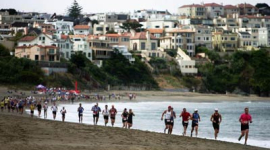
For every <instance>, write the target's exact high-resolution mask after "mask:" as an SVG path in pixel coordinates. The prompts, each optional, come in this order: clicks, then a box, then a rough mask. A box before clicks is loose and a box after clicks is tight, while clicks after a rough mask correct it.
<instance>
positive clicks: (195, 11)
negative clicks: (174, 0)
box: [178, 4, 206, 18]
mask: <svg viewBox="0 0 270 150" xmlns="http://www.w3.org/2000/svg"><path fill="white" fill-rule="evenodd" d="M205 11H206V9H205V7H204V6H203V5H200V4H191V5H183V6H181V7H179V8H178V14H179V15H181V16H186V17H189V18H205V17H206V12H205Z"/></svg>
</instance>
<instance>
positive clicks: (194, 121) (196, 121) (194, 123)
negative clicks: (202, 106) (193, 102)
mask: <svg viewBox="0 0 270 150" xmlns="http://www.w3.org/2000/svg"><path fill="white" fill-rule="evenodd" d="M191 120H192V129H191V135H190V136H191V137H192V133H193V131H194V129H195V132H196V137H197V136H198V128H199V121H201V118H200V115H199V114H198V109H195V110H194V113H193V114H192V116H191Z"/></svg>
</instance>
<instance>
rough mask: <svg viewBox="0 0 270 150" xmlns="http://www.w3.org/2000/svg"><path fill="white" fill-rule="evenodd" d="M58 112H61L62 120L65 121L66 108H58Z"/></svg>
mask: <svg viewBox="0 0 270 150" xmlns="http://www.w3.org/2000/svg"><path fill="white" fill-rule="evenodd" d="M60 113H61V114H62V122H65V118H66V113H67V110H66V109H65V107H63V108H62V109H61V110H60Z"/></svg>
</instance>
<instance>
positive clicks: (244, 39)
mask: <svg viewBox="0 0 270 150" xmlns="http://www.w3.org/2000/svg"><path fill="white" fill-rule="evenodd" d="M237 32H238V35H239V48H243V49H246V50H251V49H252V48H257V47H258V46H259V29H258V28H239V29H238V31H237Z"/></svg>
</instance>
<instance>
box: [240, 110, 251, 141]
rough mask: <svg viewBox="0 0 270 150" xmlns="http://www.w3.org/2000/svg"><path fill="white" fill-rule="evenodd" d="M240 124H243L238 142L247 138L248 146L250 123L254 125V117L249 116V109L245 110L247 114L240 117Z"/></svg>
mask: <svg viewBox="0 0 270 150" xmlns="http://www.w3.org/2000/svg"><path fill="white" fill-rule="evenodd" d="M239 122H240V123H241V135H240V137H239V138H238V141H240V140H241V139H242V137H243V136H245V145H247V140H248V133H249V123H252V117H251V115H250V114H249V109H248V108H245V113H243V114H242V115H241V116H240V118H239Z"/></svg>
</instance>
